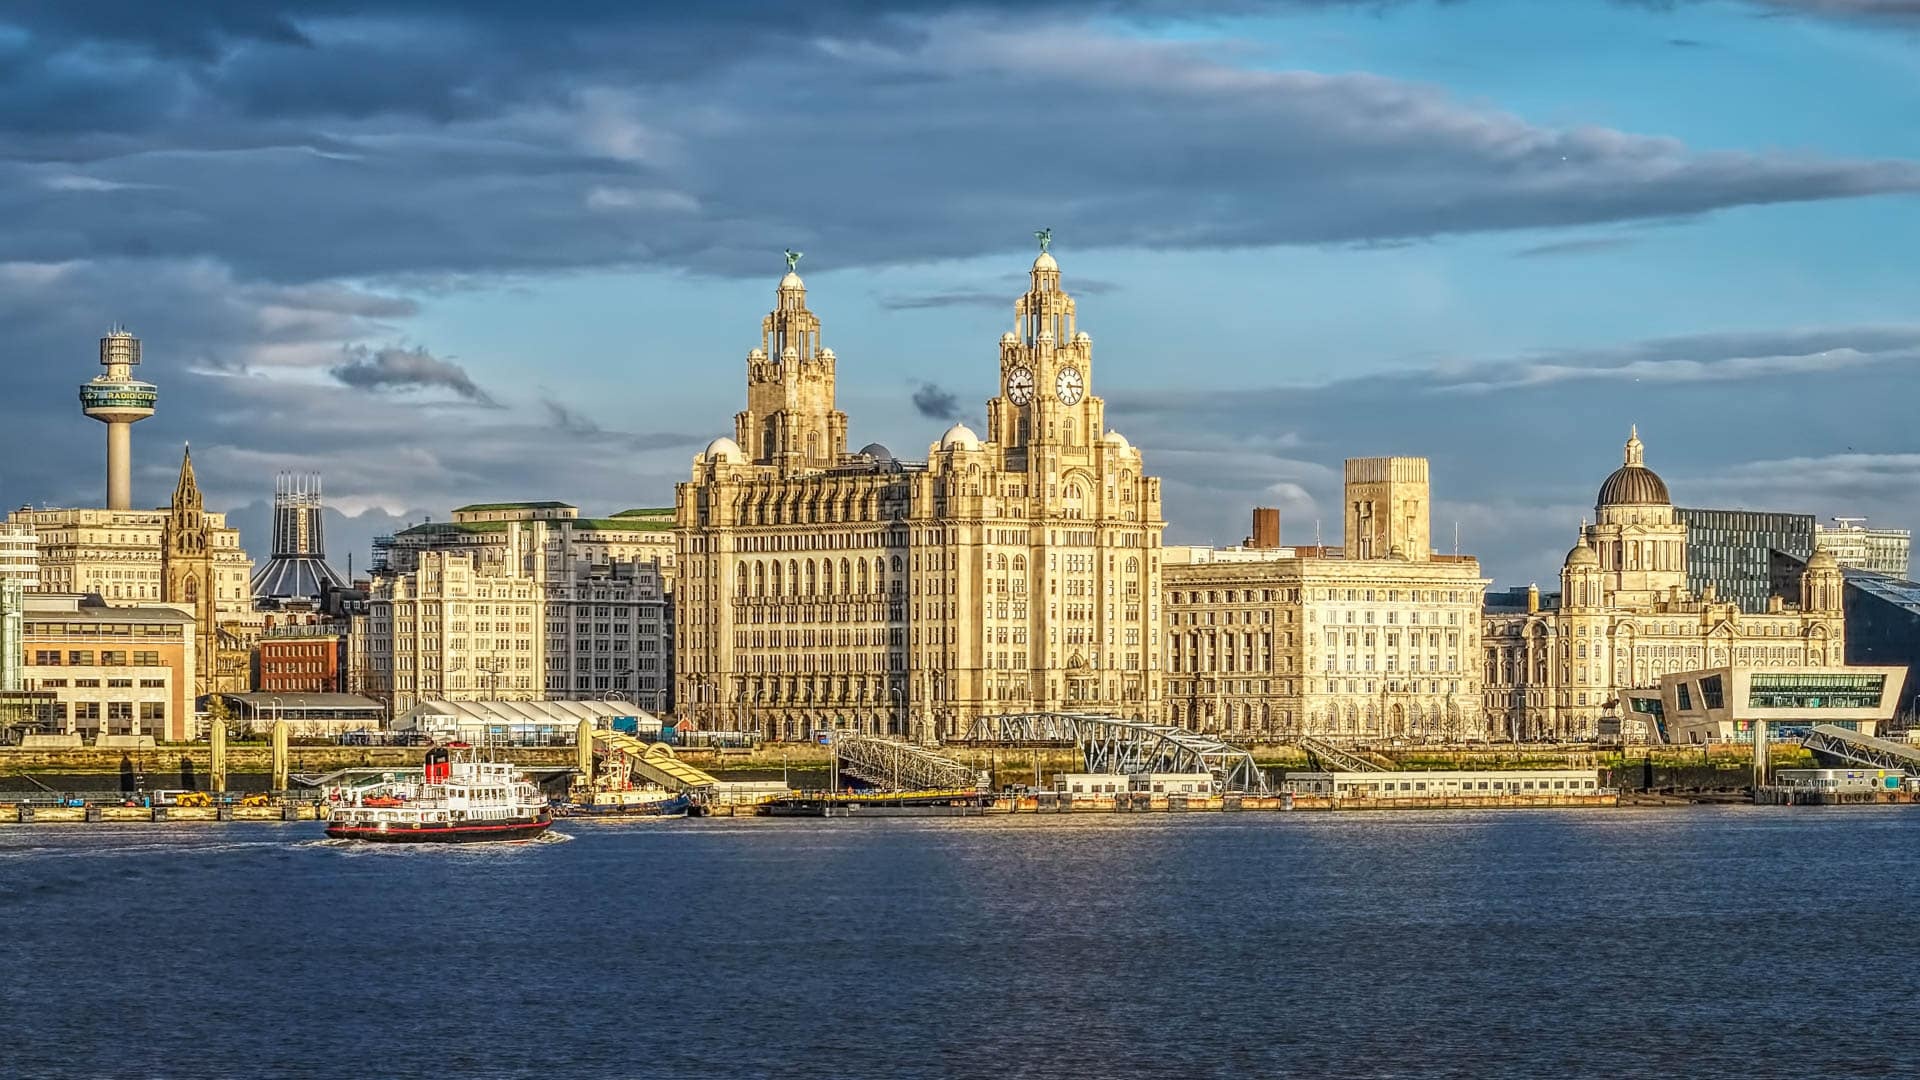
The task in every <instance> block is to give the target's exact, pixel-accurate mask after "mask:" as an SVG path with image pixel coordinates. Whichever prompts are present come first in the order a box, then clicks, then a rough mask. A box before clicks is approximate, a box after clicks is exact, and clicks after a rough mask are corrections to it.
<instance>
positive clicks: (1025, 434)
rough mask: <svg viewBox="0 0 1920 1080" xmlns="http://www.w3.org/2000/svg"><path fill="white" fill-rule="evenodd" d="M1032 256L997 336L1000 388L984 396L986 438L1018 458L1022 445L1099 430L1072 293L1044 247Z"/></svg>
mask: <svg viewBox="0 0 1920 1080" xmlns="http://www.w3.org/2000/svg"><path fill="white" fill-rule="evenodd" d="M1036 235H1038V236H1039V237H1040V256H1039V257H1038V258H1036V259H1034V260H1033V270H1032V272H1031V274H1030V275H1029V276H1030V284H1029V287H1028V289H1027V293H1026V295H1025V296H1022V297H1020V299H1019V300H1017V301H1015V303H1014V328H1013V329H1012V330H1009V331H1007V332H1006V333H1005V334H1003V335H1001V337H1000V394H999V396H998V397H996V398H994V399H993V400H992V401H989V402H988V403H987V432H988V435H987V437H988V439H989V440H990V441H992V442H995V443H998V444H999V445H1000V446H1002V447H1004V448H1005V449H1006V450H1008V451H1009V452H1011V453H1013V454H1015V455H1017V456H1018V457H1020V458H1022V459H1024V457H1025V456H1026V453H1027V451H1028V449H1029V448H1040V447H1083V448H1084V447H1087V446H1091V445H1092V444H1094V443H1097V442H1099V441H1100V436H1101V433H1102V432H1104V431H1105V430H1106V426H1105V425H1106V402H1104V401H1102V400H1100V399H1099V398H1097V397H1095V396H1093V393H1092V388H1093V339H1092V338H1090V337H1088V336H1087V334H1086V332H1085V331H1082V330H1080V329H1078V328H1077V327H1076V326H1075V325H1074V306H1073V297H1071V296H1069V295H1067V292H1066V290H1064V289H1062V288H1061V287H1060V264H1059V263H1058V262H1056V261H1055V260H1054V257H1053V254H1052V253H1051V252H1049V251H1048V250H1047V249H1048V248H1049V247H1051V246H1052V244H1053V234H1052V232H1051V230H1047V229H1042V230H1040V232H1039V233H1038V234H1036Z"/></svg>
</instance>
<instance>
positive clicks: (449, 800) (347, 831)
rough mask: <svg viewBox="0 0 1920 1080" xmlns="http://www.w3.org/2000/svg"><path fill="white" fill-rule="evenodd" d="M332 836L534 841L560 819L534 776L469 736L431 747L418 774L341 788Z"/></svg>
mask: <svg viewBox="0 0 1920 1080" xmlns="http://www.w3.org/2000/svg"><path fill="white" fill-rule="evenodd" d="M332 797H333V798H334V799H335V800H337V801H335V802H334V803H333V809H332V810H331V811H329V812H328V814H327V836H328V837H330V838H332V839H335V840H367V841H371V842H373V843H382V844H435V843H440V844H459V843H474V842H480V841H489V840H492V841H501V840H530V839H532V838H533V837H536V836H539V835H540V834H541V833H543V832H546V831H547V829H548V828H549V827H551V826H552V825H553V813H552V811H551V810H549V809H548V807H547V800H546V798H545V797H544V796H542V795H541V794H540V789H539V788H537V787H535V786H534V784H533V781H531V780H529V779H527V777H526V776H525V774H523V773H521V772H520V770H519V769H517V768H515V767H514V766H512V765H507V764H498V763H495V762H491V761H481V760H480V758H479V755H478V753H476V752H475V751H474V749H473V748H472V747H471V746H469V745H468V744H466V743H449V744H447V745H446V746H436V747H434V748H433V749H431V750H429V751H427V760H426V764H425V766H424V767H423V768H422V769H421V771H420V776H419V778H418V779H406V780H396V781H392V782H389V783H385V784H380V785H378V786H376V787H372V788H367V789H364V790H360V791H336V792H335V793H334V794H333V796H332Z"/></svg>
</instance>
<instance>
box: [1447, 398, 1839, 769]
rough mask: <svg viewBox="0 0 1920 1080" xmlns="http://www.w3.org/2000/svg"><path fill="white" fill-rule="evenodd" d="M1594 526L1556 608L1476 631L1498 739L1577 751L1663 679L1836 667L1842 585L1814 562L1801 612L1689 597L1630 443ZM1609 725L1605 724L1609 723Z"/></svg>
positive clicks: (1664, 498) (1683, 570)
mask: <svg viewBox="0 0 1920 1080" xmlns="http://www.w3.org/2000/svg"><path fill="white" fill-rule="evenodd" d="M1595 504H1596V505H1595V520H1594V523H1593V524H1591V525H1583V526H1582V527H1581V529H1580V536H1579V541H1578V542H1577V543H1576V544H1575V545H1574V547H1573V549H1572V550H1571V551H1569V552H1568V553H1567V557H1566V560H1565V562H1564V564H1563V566H1562V568H1561V573H1560V601H1559V604H1558V605H1557V606H1555V607H1547V606H1546V605H1544V604H1542V605H1541V606H1540V607H1539V608H1538V609H1537V610H1531V611H1523V612H1514V611H1504V610H1503V611H1498V612H1495V611H1489V612H1487V613H1486V614H1485V615H1484V616H1483V618H1482V620H1481V621H1482V626H1483V629H1482V633H1481V641H1482V644H1483V647H1484V649H1485V672H1484V678H1483V682H1484V685H1485V688H1486V691H1485V692H1486V710H1487V715H1488V719H1489V722H1490V724H1491V728H1492V731H1493V732H1494V734H1495V735H1496V736H1499V737H1506V738H1516V739H1522V738H1524V739H1549V738H1552V739H1587V738H1593V737H1595V736H1596V735H1598V733H1599V730H1600V722H1601V719H1602V717H1603V716H1604V715H1606V713H1607V712H1608V710H1609V708H1618V707H1619V706H1620V702H1621V698H1622V697H1623V695H1624V694H1625V693H1626V692H1627V691H1630V690H1636V689H1646V688H1651V687H1654V686H1657V685H1659V682H1660V678H1661V676H1663V675H1668V674H1672V673H1674V672H1680V671H1688V670H1694V669H1699V668H1704V667H1710V666H1720V665H1726V664H1743V665H1753V666H1788V665H1811V666H1814V667H1819V666H1822V665H1828V664H1834V663H1838V662H1839V661H1840V658H1841V656H1842V654H1843V651H1844V646H1845V638H1846V627H1845V623H1844V620H1843V618H1842V615H1841V575H1840V569H1839V567H1838V566H1837V565H1836V564H1835V563H1834V561H1833V558H1832V557H1831V556H1830V555H1826V554H1825V553H1818V552H1817V553H1815V554H1814V556H1813V557H1812V558H1811V559H1810V560H1809V561H1808V563H1807V566H1806V569H1805V571H1804V572H1803V574H1802V575H1801V582H1800V584H1801V602H1800V603H1799V604H1797V605H1796V604H1789V603H1787V602H1786V599H1785V598H1784V597H1780V596H1777V595H1776V596H1772V597H1769V598H1768V601H1767V604H1766V608H1765V610H1764V611H1762V612H1759V613H1750V612H1746V611H1743V610H1742V609H1741V607H1740V605H1738V604H1735V603H1732V602H1729V601H1727V600H1725V599H1723V598H1721V597H1720V596H1718V594H1717V589H1716V588H1715V586H1714V585H1713V584H1712V583H1709V584H1708V585H1707V586H1706V587H1705V588H1703V589H1702V590H1701V591H1700V592H1699V593H1695V592H1694V591H1693V590H1692V588H1691V587H1690V586H1689V584H1688V565H1687V552H1688V544H1687V525H1686V524H1685V523H1684V522H1683V521H1681V520H1679V519H1678V517H1677V515H1676V514H1675V511H1674V507H1673V504H1672V501H1671V499H1670V497H1669V496H1668V493H1667V485H1666V482H1665V481H1663V480H1662V479H1661V478H1660V477H1659V475H1658V474H1656V473H1655V472H1654V471H1653V470H1652V469H1650V468H1647V466H1646V461H1645V448H1644V446H1643V444H1642V443H1641V441H1640V437H1639V433H1638V432H1637V431H1635V432H1633V433H1632V434H1631V435H1630V436H1629V438H1628V439H1627V445H1626V454H1625V461H1624V463H1623V464H1622V465H1621V466H1620V468H1618V469H1616V470H1614V472H1613V473H1612V474H1611V475H1609V476H1608V477H1607V479H1606V481H1605V482H1604V483H1603V484H1601V486H1600V492H1599V495H1598V497H1597V498H1596V500H1595ZM1616 719H1617V717H1616Z"/></svg>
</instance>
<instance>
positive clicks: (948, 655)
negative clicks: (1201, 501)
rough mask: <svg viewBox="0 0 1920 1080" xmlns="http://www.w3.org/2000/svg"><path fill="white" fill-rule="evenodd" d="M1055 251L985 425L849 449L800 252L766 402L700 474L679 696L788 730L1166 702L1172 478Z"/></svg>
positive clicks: (768, 344)
mask: <svg viewBox="0 0 1920 1080" xmlns="http://www.w3.org/2000/svg"><path fill="white" fill-rule="evenodd" d="M1046 246H1047V239H1046V238H1045V237H1043V239H1042V250H1041V252H1040V255H1039V257H1038V258H1036V259H1035V260H1034V261H1033V265H1032V267H1031V269H1030V271H1029V287H1028V290H1027V292H1026V294H1025V295H1023V296H1021V297H1020V298H1019V299H1017V300H1016V301H1015V302H1014V326H1013V328H1012V329H1011V330H1009V331H1008V332H1007V333H1005V334H1004V335H1003V336H1002V337H1001V338H1000V342H999V350H998V363H997V364H996V365H995V368H994V374H995V377H996V378H995V381H996V383H997V387H998V393H997V395H996V396H995V397H994V398H993V399H992V400H990V401H989V402H988V403H987V426H986V435H985V437H984V438H983V437H981V436H980V435H978V434H976V433H975V432H974V431H973V430H972V429H971V428H969V427H968V426H967V425H965V424H960V423H956V424H954V425H953V426H952V427H950V428H948V429H947V431H946V432H945V433H944V434H942V435H941V436H940V438H939V440H938V441H937V442H935V443H933V444H932V445H931V446H929V447H928V449H927V458H926V460H925V461H905V460H902V459H900V458H898V457H896V456H895V455H894V454H893V453H892V452H890V451H889V450H887V448H885V447H883V446H880V445H878V444H869V445H868V446H866V447H864V448H862V449H860V450H858V451H852V452H849V451H848V450H847V431H848V423H847V418H846V414H844V413H842V412H840V411H839V410H838V408H837V407H836V406H835V403H834V388H835V379H836V377H837V366H838V359H837V358H836V357H835V355H834V353H833V350H832V349H830V348H827V347H826V346H825V345H823V344H822V343H821V339H820V320H819V319H818V317H816V316H815V315H814V313H813V312H812V311H810V310H809V309H808V308H807V293H806V286H805V284H804V283H803V282H802V281H801V279H800V275H799V274H798V273H795V272H793V270H792V267H791V265H790V266H789V269H788V273H787V275H786V276H785V277H784V278H782V279H781V281H780V283H779V286H778V287H777V288H776V290H775V293H774V309H773V311H772V312H771V313H770V314H769V315H767V317H766V318H765V319H764V320H762V323H761V340H760V344H759V345H758V346H757V347H755V348H754V349H752V350H751V351H750V352H749V353H748V355H747V362H746V382H747V408H746V409H745V410H743V411H742V412H740V413H739V414H738V415H737V416H736V417H735V418H734V431H733V436H732V437H731V438H719V439H715V440H713V442H712V443H710V444H709V445H708V446H707V448H706V450H705V452H703V453H701V454H700V455H699V456H697V457H696V458H695V459H694V462H693V474H692V478H691V479H690V481H689V482H687V483H684V484H681V485H680V486H679V489H678V492H677V497H676V501H677V506H678V515H679V516H678V523H679V529H678V537H679V542H680V545H681V547H680V551H679V559H680V561H679V565H678V567H677V568H676V578H675V585H674V595H675V611H676V627H675V641H674V644H675V677H676V679H677V681H678V690H679V694H678V696H679V700H680V701H681V703H682V707H683V709H685V710H692V711H693V712H694V713H695V714H696V715H698V716H700V717H702V719H703V720H704V721H705V722H707V723H710V724H728V725H732V724H744V725H746V726H748V727H751V728H754V729H757V730H760V731H762V732H764V733H766V734H768V735H771V736H776V737H783V738H787V737H798V736H801V735H804V734H806V733H808V732H811V731H815V730H818V729H821V728H827V727H839V726H844V727H850V728H857V729H860V730H865V731H879V732H892V733H899V734H904V735H908V736H919V737H925V736H928V735H935V734H937V735H946V734H951V733H953V732H955V731H956V730H958V728H959V727H960V726H961V725H962V724H964V723H966V722H968V721H970V720H971V718H972V717H974V716H976V715H979V714H981V713H989V712H1019V711H1031V710H1056V709H1083V710H1096V711H1104V712H1109V713H1114V714H1117V715H1121V716H1128V717H1141V718H1157V717H1158V715H1159V712H1160V685H1161V670H1160V668H1161V664H1160V657H1159V648H1160V633H1159V627H1160V612H1159V604H1160V557H1161V552H1160V538H1161V533H1162V531H1163V529H1164V528H1165V522H1164V521H1163V520H1162V519H1161V514H1160V482H1159V481H1158V480H1157V479H1154V478H1152V477H1149V476H1146V475H1145V474H1144V470H1143V468H1142V461H1141V456H1140V452H1139V451H1138V450H1136V449H1135V448H1134V447H1133V446H1132V445H1131V444H1129V443H1128V442H1127V440H1126V439H1125V438H1124V437H1122V436H1121V435H1120V434H1119V433H1117V432H1112V431H1107V430H1106V429H1105V424H1104V420H1105V404H1104V402H1102V401H1101V399H1100V398H1099V397H1096V396H1094V394H1093V392H1092V390H1093V343H1092V339H1091V338H1090V337H1089V336H1088V335H1087V333H1086V332H1085V331H1082V330H1080V329H1079V328H1078V326H1077V325H1076V312H1075V304H1074V300H1073V298H1072V297H1071V296H1070V295H1069V294H1068V293H1067V291H1066V290H1065V289H1064V288H1063V287H1062V285H1061V277H1060V266H1059V263H1058V262H1057V261H1055V259H1054V257H1053V256H1052V255H1051V254H1050V253H1048V251H1047V250H1046Z"/></svg>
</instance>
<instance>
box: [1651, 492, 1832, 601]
mask: <svg viewBox="0 0 1920 1080" xmlns="http://www.w3.org/2000/svg"><path fill="white" fill-rule="evenodd" d="M1674 517H1675V519H1676V520H1678V521H1679V522H1681V523H1682V524H1684V525H1686V527H1687V588H1689V589H1691V590H1692V591H1693V592H1694V593H1695V594H1698V593H1701V592H1703V591H1705V589H1706V587H1707V586H1708V585H1712V586H1713V589H1714V593H1715V594H1716V595H1717V596H1718V597H1719V598H1720V599H1721V600H1727V601H1731V602H1733V603H1735V604H1738V605H1739V606H1740V610H1741V611H1750V612H1754V613H1756V614H1757V613H1759V612H1763V611H1765V610H1767V597H1768V596H1769V595H1771V594H1772V592H1773V587H1772V581H1773V574H1772V569H1771V565H1770V563H1769V561H1768V553H1769V552H1774V551H1779V552H1783V553H1785V554H1788V555H1791V556H1793V557H1794V558H1796V559H1799V560H1800V561H1801V562H1803V563H1804V562H1805V561H1806V560H1807V559H1808V557H1810V556H1811V555H1812V554H1813V515H1812V514H1785V513H1778V512H1775V511H1771V510H1704V509H1701V510H1689V509H1686V508H1685V507H1676V508H1675V509H1674Z"/></svg>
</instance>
